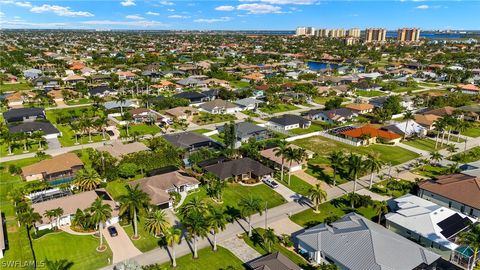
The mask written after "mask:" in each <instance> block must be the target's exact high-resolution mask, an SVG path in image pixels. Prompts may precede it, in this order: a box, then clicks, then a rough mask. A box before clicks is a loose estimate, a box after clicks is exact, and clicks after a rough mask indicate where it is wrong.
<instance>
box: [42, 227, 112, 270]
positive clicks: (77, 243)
mask: <svg viewBox="0 0 480 270" xmlns="http://www.w3.org/2000/svg"><path fill="white" fill-rule="evenodd" d="M104 243H105V244H106V242H104ZM98 244H99V239H98V238H95V237H93V236H92V235H82V236H80V235H71V234H68V233H66V232H58V233H49V234H47V235H45V236H42V237H41V238H39V239H35V240H33V246H34V249H35V252H36V255H37V259H38V261H43V260H45V259H49V260H59V259H66V260H68V261H71V262H73V267H72V268H71V269H97V268H100V267H103V266H107V265H108V258H110V260H111V259H112V251H111V250H110V249H107V250H106V251H104V252H97V251H96V250H95V249H96V247H97V246H98ZM107 245H108V244H107Z"/></svg>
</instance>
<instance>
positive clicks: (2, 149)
mask: <svg viewBox="0 0 480 270" xmlns="http://www.w3.org/2000/svg"><path fill="white" fill-rule="evenodd" d="M42 148H43V149H42V151H45V150H47V149H48V145H47V143H46V142H45V143H42ZM23 150H24V148H23V142H20V141H18V142H17V143H15V144H12V154H13V155H19V154H25V153H35V152H37V151H39V144H38V142H37V141H34V140H29V142H28V143H27V152H24V151H23ZM7 155H8V146H7V144H5V143H2V144H1V145H0V156H2V157H5V156H7Z"/></svg>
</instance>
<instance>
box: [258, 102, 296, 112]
mask: <svg viewBox="0 0 480 270" xmlns="http://www.w3.org/2000/svg"><path fill="white" fill-rule="evenodd" d="M296 109H299V108H298V107H297V106H295V105H290V104H283V103H282V104H271V105H267V106H265V107H262V108H260V111H262V112H264V113H268V114H272V113H280V112H288V111H292V110H296Z"/></svg>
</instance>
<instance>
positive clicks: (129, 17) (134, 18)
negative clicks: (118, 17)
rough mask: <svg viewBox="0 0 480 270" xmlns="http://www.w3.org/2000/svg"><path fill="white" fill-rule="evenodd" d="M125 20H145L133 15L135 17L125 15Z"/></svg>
mask: <svg viewBox="0 0 480 270" xmlns="http://www.w3.org/2000/svg"><path fill="white" fill-rule="evenodd" d="M125 18H126V19H129V20H145V18H144V17H142V16H139V15H138V14H135V15H127V16H125Z"/></svg>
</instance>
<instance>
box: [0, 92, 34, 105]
mask: <svg viewBox="0 0 480 270" xmlns="http://www.w3.org/2000/svg"><path fill="white" fill-rule="evenodd" d="M35 97H36V94H35V93H33V92H31V91H19V92H15V93H12V94H9V95H7V96H6V97H5V100H7V106H8V107H9V108H22V107H23V104H24V103H26V102H29V101H32V100H33V99H34V98H35Z"/></svg>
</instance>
